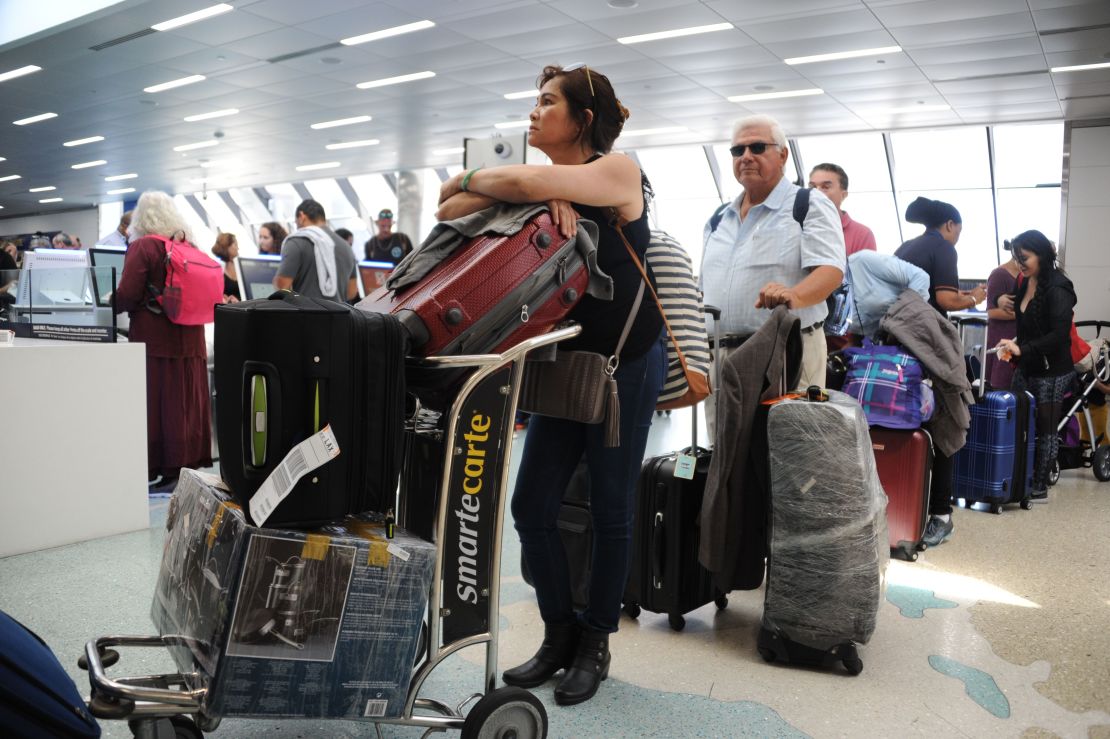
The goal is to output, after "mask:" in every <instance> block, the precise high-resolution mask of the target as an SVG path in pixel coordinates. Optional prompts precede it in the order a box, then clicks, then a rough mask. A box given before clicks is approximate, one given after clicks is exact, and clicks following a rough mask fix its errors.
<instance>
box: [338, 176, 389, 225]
mask: <svg viewBox="0 0 1110 739" xmlns="http://www.w3.org/2000/svg"><path fill="white" fill-rule="evenodd" d="M347 181H348V182H350V183H351V187H353V188H354V190H355V192H356V193H357V194H358V199H359V200H360V201H362V204H363V206H365V207H366V210H367V212H368V213H370V218H371V220H375V219H377V217H378V213H380V212H381V211H382V209H383V208H389V209H390V210H392V211H393V213H394V215H396V214H397V194H396V193H395V192H393V189H392V188H391V187H390V186H389V183H388V182H386V181H385V175H383V174H380V173H379V174H361V175H355V176H354V177H348V178H347ZM367 225H368V226H369V225H370V224H367Z"/></svg>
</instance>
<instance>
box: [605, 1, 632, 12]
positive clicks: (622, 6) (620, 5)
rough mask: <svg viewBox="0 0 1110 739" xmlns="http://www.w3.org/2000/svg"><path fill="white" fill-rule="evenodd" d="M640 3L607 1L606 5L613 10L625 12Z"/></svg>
mask: <svg viewBox="0 0 1110 739" xmlns="http://www.w3.org/2000/svg"><path fill="white" fill-rule="evenodd" d="M639 4H640V3H638V2H637V1H636V0H609V2H608V3H606V5H608V6H609V7H610V8H612V9H614V10H626V9H628V8H635V7H636V6H638V5H639Z"/></svg>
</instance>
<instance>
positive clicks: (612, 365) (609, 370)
mask: <svg viewBox="0 0 1110 739" xmlns="http://www.w3.org/2000/svg"><path fill="white" fill-rule="evenodd" d="M643 302H644V283H643V282H641V283H640V289H639V290H637V291H636V299H635V300H633V301H632V310H630V311H628V319H627V320H625V322H624V328H623V329H622V330H621V338H620V340H619V341H617V349H616V351H614V352H613V356H611V357H609V362H608V363H607V364H606V365H605V372H606V374H608V375H609V376H610V377H612V376H613V373H614V372H616V371H617V366H618V365H619V364H620V358H621V349H623V348H624V342H625V341H627V340H628V334H630V333H631V332H632V324H634V323H635V322H636V315H637V314H638V313H639V312H640V304H641V303H643Z"/></svg>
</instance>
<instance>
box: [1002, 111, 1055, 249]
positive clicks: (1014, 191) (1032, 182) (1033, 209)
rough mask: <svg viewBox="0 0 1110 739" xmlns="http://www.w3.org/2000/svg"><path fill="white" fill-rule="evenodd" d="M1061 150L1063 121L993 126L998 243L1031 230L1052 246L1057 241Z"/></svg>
mask: <svg viewBox="0 0 1110 739" xmlns="http://www.w3.org/2000/svg"><path fill="white" fill-rule="evenodd" d="M1063 147H1064V124H1063V123H1038V124H1026V125H1010V126H995V127H994V162H995V164H994V171H995V184H996V186H997V188H998V191H997V198H996V202H997V209H998V231H999V235H1000V237H1001V238H1002V239H1009V238H1012V237H1014V236H1016V235H1017V234H1019V233H1021V232H1022V231H1028V230H1029V229H1031V228H1035V229H1037V230H1038V231H1040V232H1041V233H1043V234H1044V235H1045V236H1047V237H1048V238H1049V239H1051V240H1052V241H1053V242H1056V241H1058V240H1059V238H1060V209H1061V208H1062V207H1063V202H1062V199H1061V194H1060V179H1061V176H1062V174H1063V163H1062V159H1063V158H1062V156H1061V153H1062V151H1063ZM1003 258H1005V255H1003Z"/></svg>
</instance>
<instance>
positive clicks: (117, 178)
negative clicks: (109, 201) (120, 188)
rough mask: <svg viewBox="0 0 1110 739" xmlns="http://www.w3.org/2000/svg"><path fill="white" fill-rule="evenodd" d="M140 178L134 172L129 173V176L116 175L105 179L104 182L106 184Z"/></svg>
mask: <svg viewBox="0 0 1110 739" xmlns="http://www.w3.org/2000/svg"><path fill="white" fill-rule="evenodd" d="M138 176H139V175H137V174H135V173H134V172H129V173H127V174H114V175H112V176H111V177H105V178H104V181H105V182H119V181H120V180H133V179H135V178H136V177H138Z"/></svg>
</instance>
